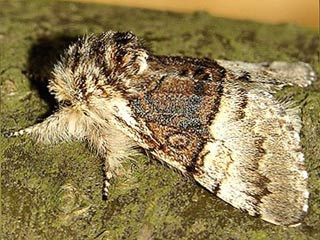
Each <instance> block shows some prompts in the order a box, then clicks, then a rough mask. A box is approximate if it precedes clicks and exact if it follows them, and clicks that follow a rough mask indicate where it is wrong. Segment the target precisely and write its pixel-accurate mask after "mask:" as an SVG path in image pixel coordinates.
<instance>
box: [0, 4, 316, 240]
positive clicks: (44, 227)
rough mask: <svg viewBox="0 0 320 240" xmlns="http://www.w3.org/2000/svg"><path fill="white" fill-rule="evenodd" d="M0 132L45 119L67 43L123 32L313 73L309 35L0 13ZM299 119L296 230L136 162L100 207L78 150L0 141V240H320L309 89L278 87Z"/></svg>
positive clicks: (63, 9)
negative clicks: (300, 206)
mask: <svg viewBox="0 0 320 240" xmlns="http://www.w3.org/2000/svg"><path fill="white" fill-rule="evenodd" d="M0 17H1V28H0V46H1V59H0V60H1V66H0V80H1V131H2V132H3V131H8V130H10V129H18V128H23V127H26V126H29V125H32V124H34V123H35V122H37V121H40V120H41V118H44V117H45V116H47V115H48V114H49V113H50V112H52V111H53V109H54V100H53V98H52V96H50V95H49V94H48V91H47V89H46V83H47V80H48V78H50V70H51V69H52V65H53V64H54V63H55V62H56V61H57V59H58V56H59V54H60V53H61V52H62V51H63V50H64V48H65V47H66V46H67V45H68V44H69V43H70V42H72V41H74V40H75V39H76V38H77V37H78V36H82V35H84V34H88V33H99V32H103V31H108V30H111V29H112V30H121V31H132V32H133V33H135V34H137V35H138V36H139V37H140V38H142V39H144V40H145V42H146V43H147V44H148V45H150V47H151V49H152V50H153V51H154V52H155V53H157V54H166V55H189V56H194V57H209V58H220V59H230V60H243V61H252V62H261V61H272V60H284V61H304V62H308V63H310V64H311V65H312V66H313V67H314V68H315V70H316V71H317V72H318V73H319V71H320V67H319V63H318V60H319V59H318V55H317V54H318V50H319V38H318V35H317V33H315V32H312V31H311V30H307V29H304V28H300V27H297V26H294V25H289V24H282V25H266V24H260V23H254V22H248V21H234V20H227V19H222V18H216V17H213V16H211V15H209V14H207V13H203V12H199V13H194V14H178V13H169V12H158V11H147V10H141V9H132V8H120V7H112V6H105V5H94V4H77V3H65V2H55V1H9V0H8V1H1V10H0ZM288 95H290V96H293V98H294V100H296V102H297V104H298V105H299V106H300V107H301V109H302V111H301V113H302V119H303V130H302V134H301V136H302V144H303V148H304V153H305V155H306V165H307V168H308V171H309V173H310V191H311V200H310V211H309V214H308V216H307V218H306V219H305V222H304V223H303V224H302V225H301V226H300V227H298V228H283V227H279V226H274V225H272V224H269V223H266V222H264V221H262V220H260V219H257V218H253V217H250V216H248V215H247V214H246V213H242V212H240V211H239V210H237V209H234V208H232V207H231V206H229V205H227V204H226V203H224V202H223V201H222V200H220V199H218V198H217V197H215V196H212V194H210V193H209V192H207V191H206V190H204V189H203V188H201V187H200V186H198V185H196V184H194V183H193V182H192V181H190V180H188V179H185V178H184V177H182V176H180V175H179V174H178V173H176V172H173V171H172V170H170V169H168V168H166V167H165V166H162V165H160V164H159V163H157V162H154V161H150V160H149V159H148V158H146V157H143V156H141V157H140V158H139V159H136V161H129V162H128V163H127V164H126V167H127V169H128V175H126V176H122V177H121V178H118V179H117V180H116V182H115V183H114V184H113V187H112V188H111V195H110V199H109V201H107V202H105V201H103V200H102V199H101V196H102V194H101V189H102V182H103V175H102V166H101V162H100V160H99V159H97V158H95V156H94V155H93V154H92V153H90V152H89V151H88V150H87V149H86V147H85V145H84V144H81V143H65V144H58V145H54V146H45V145H35V144H34V142H33V141H32V140H30V139H29V138H19V139H5V138H4V137H2V136H1V137H0V141H1V142H0V149H1V188H2V195H1V204H2V217H1V221H2V234H3V235H2V238H3V239H94V238H96V239H320V161H319V159H320V83H319V81H318V82H316V83H314V84H313V85H312V86H310V87H308V88H306V89H302V88H298V87H290V88H286V89H284V90H283V91H282V92H281V93H280V94H279V96H288Z"/></svg>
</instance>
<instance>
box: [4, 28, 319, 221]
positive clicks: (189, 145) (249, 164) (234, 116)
mask: <svg viewBox="0 0 320 240" xmlns="http://www.w3.org/2000/svg"><path fill="white" fill-rule="evenodd" d="M315 79H316V75H315V73H314V72H313V71H312V69H311V67H310V66H309V65H308V64H306V63H303V62H296V63H287V62H264V63H246V62H240V61H225V60H217V61H214V60H210V59H207V58H203V59H198V58H191V57H181V56H158V55H155V54H153V53H152V52H151V51H149V50H148V49H146V48H145V47H144V46H143V44H142V43H141V41H139V40H138V38H137V37H136V36H135V35H133V34H132V33H130V32H113V31H109V32H106V33H102V34H92V35H89V36H85V37H83V38H80V39H79V40H78V41H76V42H75V43H73V44H71V45H70V47H69V48H68V49H67V50H66V51H65V52H64V54H63V55H62V56H61V59H60V61H59V62H58V63H57V64H56V65H55V67H54V69H53V74H52V79H51V80H50V81H49V85H48V88H49V91H50V93H52V94H53V95H54V97H55V99H56V101H57V103H58V105H59V107H58V110H57V111H56V112H54V113H53V114H52V115H51V116H49V117H48V118H47V119H45V120H44V121H43V122H41V123H38V124H36V125H34V126H31V127H28V128H25V129H23V130H20V131H17V132H11V133H9V134H7V137H16V136H20V135H24V134H27V135H31V136H32V137H34V138H35V139H36V140H37V141H38V142H41V143H46V144H54V143H58V142H64V141H71V140H75V141H83V142H86V143H87V144H88V146H89V147H90V148H91V149H92V150H94V151H95V152H96V153H97V154H98V156H99V157H101V158H102V159H103V161H104V170H105V186H104V193H105V195H106V196H107V195H108V187H109V186H110V180H112V179H113V178H114V177H116V176H117V175H119V174H120V173H121V171H123V168H122V165H121V163H122V162H123V161H124V160H125V159H127V158H128V157H129V156H132V155H135V154H136V153H137V151H138V150H137V147H138V148H142V149H144V150H145V151H146V152H148V153H150V155H151V156H153V157H154V158H155V159H157V160H159V161H161V162H163V163H165V164H167V165H168V166H170V167H172V168H175V169H177V170H179V171H180V172H181V173H183V174H184V175H187V176H189V177H191V178H192V179H194V180H195V181H196V182H198V183H199V184H200V185H202V186H203V187H204V188H206V189H207V190H208V191H210V192H212V193H213V194H215V195H217V196H218V197H220V198H221V199H223V200H224V201H226V202H227V203H229V204H231V205H232V206H234V207H236V208H238V209H241V210H243V211H246V212H247V213H248V214H250V215H252V216H259V217H261V218H262V219H263V220H265V221H268V222H270V223H273V224H277V225H283V226H295V225H298V224H299V223H301V221H302V220H303V218H304V216H305V215H306V213H307V210H308V198H309V192H308V190H307V178H308V174H307V171H306V169H305V165H304V154H303V153H302V148H301V144H300V137H299V133H300V129H301V119H300V117H299V109H298V108H297V107H292V104H291V103H290V102H288V101H280V100H278V99H277V98H276V97H275V96H274V93H275V92H276V91H277V90H279V89H281V88H282V87H284V86H287V85H298V86H301V87H306V86H308V85H309V84H311V82H312V81H314V80H315Z"/></svg>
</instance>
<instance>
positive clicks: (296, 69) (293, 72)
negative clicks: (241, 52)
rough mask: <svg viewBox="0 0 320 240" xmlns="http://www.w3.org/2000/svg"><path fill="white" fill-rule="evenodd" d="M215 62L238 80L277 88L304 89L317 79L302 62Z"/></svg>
mask: <svg viewBox="0 0 320 240" xmlns="http://www.w3.org/2000/svg"><path fill="white" fill-rule="evenodd" d="M217 62H218V64H220V65H221V66H223V67H224V68H226V69H227V70H228V71H230V72H232V73H233V74H234V75H236V76H237V77H238V78H245V79H246V80H248V81H252V82H257V83H264V84H271V85H275V86H278V88H282V87H283V86H286V85H289V86H292V85H298V86H300V87H306V86H308V85H310V84H311V83H312V82H313V81H315V80H316V79H317V76H316V73H315V72H314V71H313V70H312V68H311V66H310V65H309V64H307V63H304V62H292V63H290V62H281V61H275V62H263V63H246V62H240V61H225V60H218V61H217Z"/></svg>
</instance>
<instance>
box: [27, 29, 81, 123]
mask: <svg viewBox="0 0 320 240" xmlns="http://www.w3.org/2000/svg"><path fill="white" fill-rule="evenodd" d="M76 40H77V38H75V37H70V36H66V35H58V36H55V37H53V38H46V37H42V38H39V39H38V40H37V41H36V43H35V44H34V45H33V46H32V47H31V49H30V50H29V55H28V62H27V67H26V69H25V70H24V71H23V74H25V75H26V76H27V77H28V78H29V79H30V85H31V88H32V89H35V90H37V92H38V94H39V96H40V98H42V99H43V100H44V101H45V102H47V104H48V106H49V110H48V111H47V112H46V113H45V114H44V115H42V116H40V119H43V118H46V117H48V116H49V115H50V114H51V113H52V112H53V111H54V110H55V108H56V106H57V103H56V101H55V99H54V97H53V96H52V95H51V94H50V93H49V91H48V87H47V86H48V81H49V79H50V78H52V73H51V72H52V70H53V66H54V64H56V63H57V62H58V61H59V59H60V55H61V54H62V53H63V52H64V50H65V49H66V48H67V47H68V46H69V45H70V44H71V43H72V42H75V41H76Z"/></svg>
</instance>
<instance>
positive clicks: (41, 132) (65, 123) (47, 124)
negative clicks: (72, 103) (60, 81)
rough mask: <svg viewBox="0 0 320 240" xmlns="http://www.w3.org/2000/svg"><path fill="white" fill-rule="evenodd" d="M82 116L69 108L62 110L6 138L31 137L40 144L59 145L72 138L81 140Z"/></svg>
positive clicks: (7, 134) (8, 134) (6, 135)
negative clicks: (58, 143)
mask: <svg viewBox="0 0 320 240" xmlns="http://www.w3.org/2000/svg"><path fill="white" fill-rule="evenodd" d="M81 121H82V120H81V115H79V114H78V113H76V112H75V111H73V110H72V109H69V108H63V109H60V110H59V111H58V112H56V113H54V114H52V115H51V116H49V117H48V118H47V119H45V120H44V121H43V122H41V123H38V124H35V125H33V126H30V127H27V128H25V129H21V130H19V131H15V132H9V133H6V134H5V137H7V138H11V137H19V136H23V135H30V136H32V137H34V138H35V139H36V140H37V141H38V142H42V143H47V144H50V143H57V142H62V141H69V140H71V139H72V138H74V137H75V138H81V135H82V133H81V132H82V129H81V126H82V124H81Z"/></svg>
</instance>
